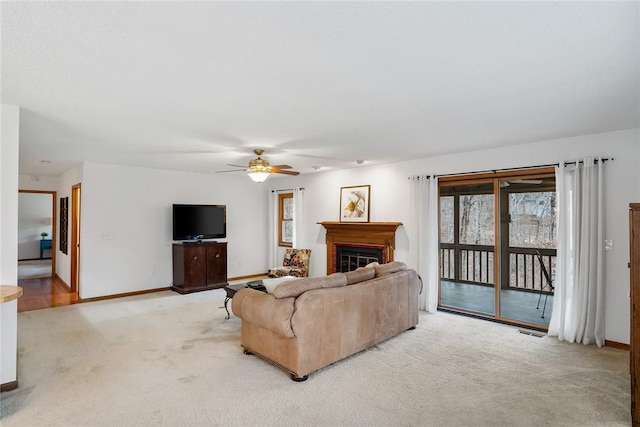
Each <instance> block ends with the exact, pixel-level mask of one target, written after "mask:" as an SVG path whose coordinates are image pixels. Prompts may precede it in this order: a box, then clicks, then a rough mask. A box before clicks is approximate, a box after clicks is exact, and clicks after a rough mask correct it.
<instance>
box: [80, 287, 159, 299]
mask: <svg viewBox="0 0 640 427" xmlns="http://www.w3.org/2000/svg"><path fill="white" fill-rule="evenodd" d="M170 290H171V288H170V287H166V288H155V289H146V290H144V291H135V292H125V293H122V294H113V295H105V296H102V297H93V298H82V299H79V300H78V302H94V301H104V300H109V299H115V298H124V297H132V296H136V295H144V294H151V293H154V292H161V291H170Z"/></svg>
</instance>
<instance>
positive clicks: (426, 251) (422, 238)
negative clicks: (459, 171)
mask: <svg viewBox="0 0 640 427" xmlns="http://www.w3.org/2000/svg"><path fill="white" fill-rule="evenodd" d="M409 181H410V183H411V195H410V212H411V230H409V258H410V260H411V264H412V268H415V269H416V271H417V272H418V274H419V275H420V277H421V278H422V283H423V287H422V293H421V294H420V301H419V307H420V309H421V310H425V311H428V312H430V313H435V311H436V310H437V309H438V272H439V268H438V266H439V263H438V241H439V236H438V234H439V233H438V178H437V177H429V176H427V175H419V176H412V177H410V178H409Z"/></svg>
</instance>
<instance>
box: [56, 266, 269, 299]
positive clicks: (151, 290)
mask: <svg viewBox="0 0 640 427" xmlns="http://www.w3.org/2000/svg"><path fill="white" fill-rule="evenodd" d="M265 276H266V273H260V274H250V275H247V276H236V277H229V278H228V279H227V281H228V282H230V281H235V280H246V279H253V278H256V277H265ZM56 277H58V278H59V276H58V275H57V274H56ZM60 281H61V282H62V283H64V281H63V280H62V279H60ZM64 285H65V286H67V288H69V286H68V285H67V284H66V283H64ZM69 289H70V288H69ZM170 290H171V287H166V288H155V289H147V290H144V291H135V292H125V293H122V294H114V295H106V296H103V297H94V298H82V299H78V302H79V303H82V302H93V301H104V300H109V299H114V298H123V297H131V296H135V295H143V294H150V293H153V292H162V291H170Z"/></svg>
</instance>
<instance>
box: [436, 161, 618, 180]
mask: <svg viewBox="0 0 640 427" xmlns="http://www.w3.org/2000/svg"><path fill="white" fill-rule="evenodd" d="M598 160H601V161H602V163H604V162H606V161H609V160H614V159H613V157H612V158H610V159H609V158H605V159H593V164H597V163H598ZM583 163H584V161H583V160H580V161H577V162H563V164H564V166H569V165H575V164H583ZM556 166H560V163H550V164H546V165H535V166H523V167H519V168H502V169H488V170H482V171H475V172H456V173H445V174H439V175H433V177H434V178H439V177H441V176H456V175H474V174H480V173H496V172H506V171H518V170H527V169H538V168H549V167H556ZM429 178H430V176H427V179H429Z"/></svg>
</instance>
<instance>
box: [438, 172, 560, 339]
mask: <svg viewBox="0 0 640 427" xmlns="http://www.w3.org/2000/svg"><path fill="white" fill-rule="evenodd" d="M439 186H440V188H439V190H440V297H439V298H440V299H439V307H441V308H444V309H447V310H451V311H458V312H465V313H470V314H474V315H478V316H480V317H487V318H493V319H496V320H501V321H505V322H509V323H515V324H521V325H525V326H530V327H533V328H537V329H546V328H547V327H548V325H549V318H550V317H551V309H552V307H553V271H554V269H555V256H556V218H555V194H556V193H555V173H554V171H553V169H548V168H545V169H541V170H535V171H517V172H513V171H511V172H508V173H507V172H505V173H493V174H487V175H483V176H478V175H474V176H472V177H451V178H450V179H446V178H444V179H442V178H441V180H440V185H439Z"/></svg>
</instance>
